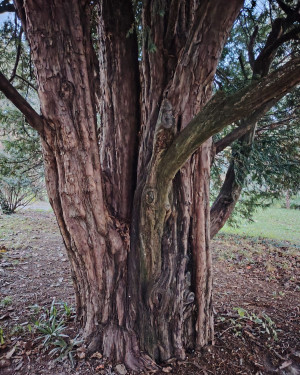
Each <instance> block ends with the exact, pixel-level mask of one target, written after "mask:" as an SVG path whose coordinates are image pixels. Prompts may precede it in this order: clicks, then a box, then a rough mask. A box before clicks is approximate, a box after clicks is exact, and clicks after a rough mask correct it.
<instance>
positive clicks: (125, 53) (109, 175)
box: [98, 0, 140, 222]
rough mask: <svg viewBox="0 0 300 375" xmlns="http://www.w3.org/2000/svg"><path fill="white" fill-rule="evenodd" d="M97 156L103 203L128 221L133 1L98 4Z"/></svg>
mask: <svg viewBox="0 0 300 375" xmlns="http://www.w3.org/2000/svg"><path fill="white" fill-rule="evenodd" d="M99 21H100V22H99V28H98V34H99V39H100V40H99V54H100V59H99V60H100V82H101V94H100V96H101V99H100V106H101V127H100V130H101V131H100V150H101V151H100V154H101V165H102V172H103V179H104V190H105V197H106V202H107V203H108V206H109V209H110V211H111V214H112V215H116V216H117V217H119V219H123V220H127V222H128V221H129V220H130V214H131V209H132V202H133V194H134V189H135V185H136V169H137V143H138V131H139V127H140V102H139V95H140V83H139V82H140V80H139V67H138V46H137V38H136V32H135V28H134V15H133V9H132V2H131V1H130V0H125V1H117V0H115V1H109V0H107V1H102V2H100V4H99Z"/></svg>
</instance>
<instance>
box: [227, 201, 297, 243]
mask: <svg viewBox="0 0 300 375" xmlns="http://www.w3.org/2000/svg"><path fill="white" fill-rule="evenodd" d="M253 219H254V222H250V223H249V222H247V221H245V220H243V221H241V222H240V224H239V228H232V227H230V226H229V225H225V226H224V228H223V229H222V231H221V233H229V234H238V235H240V236H251V237H263V238H272V239H276V240H281V241H290V242H292V243H295V244H300V210H287V209H285V208H267V209H265V210H260V211H258V212H257V213H256V214H255V215H254V217H253Z"/></svg>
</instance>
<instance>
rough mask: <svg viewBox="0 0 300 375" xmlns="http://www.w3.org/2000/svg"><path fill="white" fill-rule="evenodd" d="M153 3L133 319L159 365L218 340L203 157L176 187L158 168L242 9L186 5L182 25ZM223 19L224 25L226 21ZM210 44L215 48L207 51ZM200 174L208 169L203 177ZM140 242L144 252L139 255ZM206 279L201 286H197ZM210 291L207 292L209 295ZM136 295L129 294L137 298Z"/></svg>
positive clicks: (205, 95) (200, 98) (205, 89)
mask: <svg viewBox="0 0 300 375" xmlns="http://www.w3.org/2000/svg"><path fill="white" fill-rule="evenodd" d="M150 3H152V2H147V6H148V7H149V8H147V6H146V7H145V12H144V20H145V21H144V22H147V23H146V25H151V26H152V25H153V27H151V28H150V32H151V34H150V35H151V37H152V40H153V41H154V42H155V46H156V48H157V51H156V52H154V53H152V54H150V53H149V52H148V53H146V54H145V59H144V60H143V69H144V70H143V72H144V76H145V83H144V86H143V104H144V111H143V118H145V119H146V120H147V121H145V122H144V121H143V127H142V131H143V132H142V144H141V147H140V158H139V160H140V164H139V185H138V189H137V192H136V197H135V207H137V213H136V218H137V221H138V223H136V221H135V220H134V221H133V223H134V224H133V236H132V248H131V252H130V254H129V260H130V261H131V257H134V258H135V259H137V258H140V265H139V272H140V273H141V277H140V279H139V280H140V282H141V290H140V291H139V293H141V295H142V296H143V305H142V306H141V307H140V308H139V309H138V310H137V311H136V310H135V309H134V308H133V309H132V310H130V313H131V314H132V316H133V319H135V318H134V317H135V316H137V317H138V318H136V319H137V320H138V321H139V322H140V324H139V325H138V330H139V332H140V335H141V343H142V348H144V349H145V350H146V351H147V352H148V353H150V354H151V356H153V357H154V358H156V359H157V360H166V359H168V358H171V357H177V358H184V357H185V350H186V348H190V349H195V348H196V347H197V348H200V347H201V345H204V344H205V343H207V342H209V341H210V340H211V339H212V330H213V328H212V319H211V318H212V304H211V287H210V286H211V280H212V278H211V263H210V260H209V259H210V254H209V234H208V232H207V231H209V221H206V223H205V224H203V228H202V227H201V228H200V227H199V220H201V219H202V218H203V217H205V218H207V217H208V216H207V202H208V197H207V196H205V197H203V202H205V204H204V203H203V202H202V203H201V202H200V201H199V199H196V198H195V199H194V197H197V196H198V195H199V196H200V195H201V194H202V193H203V194H205V195H206V194H208V189H207V188H205V186H206V187H207V181H208V178H206V179H205V183H204V186H203V185H202V184H200V185H199V184H198V182H199V179H198V177H197V176H198V174H199V172H200V174H201V176H205V175H207V172H205V168H206V167H205V166H204V163H202V161H203V157H202V156H200V155H201V151H199V156H197V155H196V156H195V160H198V161H197V163H195V160H194V159H192V160H191V161H188V162H187V163H186V164H185V165H184V167H183V169H182V170H181V171H180V172H179V173H178V174H177V175H176V176H175V178H174V180H173V182H172V184H171V186H170V181H168V182H167V184H165V183H166V180H164V179H160V177H161V176H159V175H158V169H159V168H158V166H159V165H160V164H161V160H162V159H163V158H164V155H165V153H166V152H167V151H166V150H168V147H169V144H170V142H172V139H173V137H174V133H175V134H176V132H178V131H180V130H182V129H184V128H185V126H186V125H187V124H188V122H189V121H190V120H191V118H192V117H193V116H195V114H196V113H197V111H199V110H200V109H201V108H202V107H203V106H204V105H205V103H206V102H207V101H208V99H209V98H210V95H211V83H212V79H213V76H214V72H215V70H216V66H217V62H218V58H219V56H220V51H221V50H222V47H223V43H224V42H225V39H226V37H227V35H228V32H229V30H230V27H231V25H232V22H233V21H234V19H235V17H236V15H237V13H238V11H239V7H240V6H241V3H242V2H240V1H236V2H231V3H230V6H228V2H225V1H219V2H218V7H217V8H218V11H217V10H216V8H215V7H214V6H213V5H212V3H210V2H208V1H204V2H201V4H200V6H199V4H195V2H192V1H191V2H190V1H187V2H181V4H180V5H179V7H178V8H176V9H177V10H178V12H177V14H176V17H177V18H174V13H172V12H170V13H169V12H168V9H167V10H166V12H165V15H164V16H163V17H162V16H160V15H159V14H158V12H157V11H156V12H155V10H153V9H152V12H151V11H150V10H151V4H150ZM154 3H155V2H153V3H152V4H154ZM214 5H215V4H214ZM147 10H149V13H148V12H147ZM175 13H176V12H175ZM169 16H170V17H171V18H172V19H171V20H170V18H169ZM220 16H221V17H222V22H219V18H218V17H220ZM217 20H218V21H217ZM174 22H175V24H176V23H177V26H176V27H174ZM168 25H169V28H168ZM191 25H192V27H191ZM168 30H175V34H174V35H173V40H172V41H171V42H170V37H169V36H168V37H167V38H166V39H165V41H168V44H167V45H164V44H163V41H162V40H161V35H163V34H164V33H165V32H166V35H169V34H168V32H167V31H168ZM212 30H213V31H212ZM156 42H157V43H156ZM207 45H212V48H211V49H207ZM186 49H187V54H186V56H185V53H183V52H184V51H185V50H186ZM184 56H185V58H184ZM204 62H205V63H204ZM163 67H164V70H163ZM150 73H151V75H150V76H149V75H147V74H150ZM149 77H150V78H149ZM154 87H155V89H154ZM179 87H180V89H179ZM180 92H181V93H182V92H184V93H185V95H181V94H180ZM152 93H153V94H152ZM166 103H168V105H167V107H168V109H167V111H165V109H166V108H165V105H166ZM165 112H167V113H168V114H169V115H167V117H168V118H173V121H170V123H174V125H173V126H170V128H168V126H167V128H165V127H162V128H161V127H160V119H161V117H162V114H164V113H165ZM163 117H164V116H163ZM149 147H151V149H150V151H149ZM208 147H210V146H208ZM206 151H207V150H206ZM197 154H198V153H197ZM166 167H167V166H166ZM199 168H201V169H202V168H203V172H201V171H199ZM139 210H140V212H139ZM204 210H205V212H203V211H204ZM200 229H201V230H200ZM196 236H197V238H198V240H199V241H200V239H201V241H202V240H203V241H204V243H205V245H204V246H203V248H202V249H199V248H198V247H195V249H194V250H193V245H195V246H196V244H195V242H194V240H193V238H195V237H196ZM136 243H139V246H140V247H139V248H137V249H136V248H135V247H136V245H135V244H136ZM193 251H194V255H193ZM198 251H201V255H200V257H199V256H198V255H196V254H197V252H198ZM193 256H194V258H195V262H193ZM131 263H132V264H133V261H132V262H131ZM131 263H130V264H131ZM130 269H131V267H130V268H129V270H130ZM137 273H138V272H136V266H135V268H134V267H132V271H129V276H130V278H131V276H132V275H135V274H137ZM196 275H197V276H196ZM200 275H202V280H203V283H202V284H201V287H199V286H198V285H197V283H198V281H199V278H200ZM136 280H137V279H136V278H134V277H133V280H131V281H130V284H131V285H136V283H137V281H136ZM204 284H205V285H206V286H207V287H205V288H203V286H204ZM132 289H133V288H130V295H132V293H134V291H133V292H132ZM196 289H197V291H196ZM196 292H197V299H196V298H195V293H196ZM205 298H207V301H206V304H205V306H203V305H202V302H203V300H204V299H205ZM200 304H201V306H200ZM196 322H197V332H196V331H195V326H196Z"/></svg>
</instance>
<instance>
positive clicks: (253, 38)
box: [248, 26, 258, 69]
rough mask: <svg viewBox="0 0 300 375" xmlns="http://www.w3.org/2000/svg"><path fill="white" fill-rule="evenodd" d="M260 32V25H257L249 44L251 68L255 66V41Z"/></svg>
mask: <svg viewBox="0 0 300 375" xmlns="http://www.w3.org/2000/svg"><path fill="white" fill-rule="evenodd" d="M257 33H258V26H255V29H254V31H253V34H252V35H251V38H250V42H249V44H248V56H249V63H250V66H251V68H252V69H253V68H254V63H255V56H254V49H253V47H254V43H255V39H256V36H257Z"/></svg>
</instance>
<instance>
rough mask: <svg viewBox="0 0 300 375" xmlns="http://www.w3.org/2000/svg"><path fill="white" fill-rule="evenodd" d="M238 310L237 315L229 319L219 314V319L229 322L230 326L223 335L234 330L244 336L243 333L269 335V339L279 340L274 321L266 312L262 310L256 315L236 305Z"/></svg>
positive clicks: (235, 333) (236, 333) (236, 334)
mask: <svg viewBox="0 0 300 375" xmlns="http://www.w3.org/2000/svg"><path fill="white" fill-rule="evenodd" d="M233 310H234V311H236V312H237V316H233V317H230V318H229V319H228V318H227V317H224V316H219V317H218V320H219V321H220V322H222V323H227V324H228V325H229V326H228V327H227V328H226V329H225V330H224V331H223V332H222V333H221V335H220V336H222V335H223V334H224V333H225V332H227V331H230V330H231V331H233V332H234V335H235V336H240V337H242V336H243V334H245V333H246V334H248V335H249V334H250V335H251V336H258V337H259V336H261V335H265V336H267V340H268V341H277V340H278V333H277V328H276V325H275V323H274V321H273V320H272V319H271V318H270V317H269V316H268V315H267V314H266V313H265V312H262V313H261V314H259V315H256V314H255V313H253V312H248V311H247V310H245V309H243V308H241V307H236V308H234V309H233Z"/></svg>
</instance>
